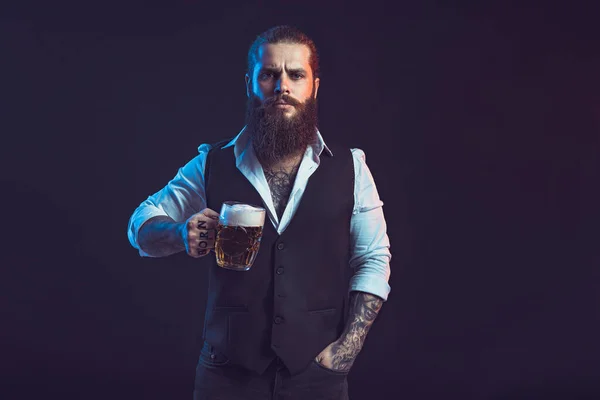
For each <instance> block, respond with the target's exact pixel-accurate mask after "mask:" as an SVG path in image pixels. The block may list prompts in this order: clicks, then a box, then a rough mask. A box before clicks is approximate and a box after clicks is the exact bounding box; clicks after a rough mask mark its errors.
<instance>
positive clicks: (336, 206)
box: [203, 142, 354, 374]
mask: <svg viewBox="0 0 600 400" xmlns="http://www.w3.org/2000/svg"><path fill="white" fill-rule="evenodd" d="M224 143H226V142H220V143H219V144H218V145H216V146H214V147H213V150H211V151H210V152H209V156H208V159H207V167H206V181H207V186H206V194H207V204H208V207H209V208H211V209H213V210H215V211H217V212H219V211H220V209H221V204H222V203H223V202H224V201H240V202H244V203H249V204H256V205H262V206H264V203H263V202H262V199H261V197H260V195H259V194H258V192H257V191H256V189H255V188H254V186H252V184H251V183H250V182H249V181H248V180H247V179H246V177H245V176H244V175H243V174H242V173H241V172H240V171H239V170H238V169H237V167H236V164H235V155H234V150H233V146H231V147H228V148H225V149H221V147H222V145H224ZM330 148H331V149H332V152H333V154H334V156H333V157H331V156H330V155H329V154H328V153H327V152H326V151H323V153H322V154H321V157H320V159H321V162H320V165H319V167H318V168H317V170H316V171H315V172H314V173H313V175H312V176H311V177H310V178H309V181H308V184H307V187H306V190H305V192H304V194H303V196H302V200H301V202H300V205H299V207H298V210H297V212H296V214H295V215H294V217H293V218H292V221H291V223H290V224H289V225H288V227H287V228H286V230H285V231H284V232H283V234H282V235H278V233H277V231H276V230H275V228H274V227H273V225H272V223H271V221H270V220H269V218H268V217H267V218H266V219H265V228H264V231H263V237H262V241H261V245H260V250H259V253H258V256H257V258H256V260H255V262H254V265H253V267H252V268H251V269H250V270H249V271H245V272H240V271H231V270H227V269H223V268H219V267H218V266H217V264H216V260H215V259H214V255H213V256H212V257H211V265H210V267H209V269H210V270H209V287H208V301H207V306H206V316H205V323H204V333H203V336H204V339H205V340H206V342H207V343H209V344H210V345H212V346H214V347H215V349H216V350H218V351H220V352H222V353H223V354H225V355H226V356H227V357H229V358H230V359H231V361H232V362H233V363H235V364H237V365H241V366H243V367H245V368H248V369H250V370H254V371H256V372H258V373H262V372H263V371H264V370H265V369H266V368H267V367H268V365H269V363H270V362H271V361H272V360H273V359H274V358H275V356H279V357H280V358H281V360H282V361H283V362H284V364H285V365H286V366H287V368H288V369H289V370H290V372H291V373H292V374H295V373H297V372H300V371H302V370H303V369H304V368H306V367H307V366H308V364H309V363H310V362H311V361H312V359H313V358H314V357H315V356H316V355H317V354H318V353H319V352H320V351H321V350H323V349H324V348H325V347H326V346H327V345H328V344H329V343H331V342H333V341H334V340H336V339H337V338H338V337H339V336H340V335H341V332H342V329H343V327H344V323H345V317H346V313H347V312H346V311H347V300H348V290H349V278H350V276H351V271H350V266H349V245H350V217H351V216H352V208H353V205H354V166H353V161H352V154H351V152H350V150H349V149H348V148H337V147H330Z"/></svg>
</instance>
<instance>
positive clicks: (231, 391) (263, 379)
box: [194, 344, 348, 400]
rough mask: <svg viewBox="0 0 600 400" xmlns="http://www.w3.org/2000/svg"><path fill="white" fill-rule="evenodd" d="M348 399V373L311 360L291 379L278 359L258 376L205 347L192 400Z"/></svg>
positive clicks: (199, 361)
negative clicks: (306, 366) (333, 369)
mask: <svg viewBox="0 0 600 400" xmlns="http://www.w3.org/2000/svg"><path fill="white" fill-rule="evenodd" d="M279 399H281V400H283V399H285V400H348V379H347V374H346V373H342V372H337V371H332V370H330V369H327V368H325V367H323V366H321V365H320V364H318V363H317V362H316V361H313V362H312V363H311V364H310V365H309V366H308V368H306V369H305V370H304V371H302V372H300V373H299V374H296V375H294V376H291V375H290V373H289V371H288V370H287V368H286V367H285V366H284V365H283V363H282V362H281V360H279V359H278V358H277V359H275V360H274V361H273V363H272V364H271V365H270V366H269V368H268V369H267V370H266V371H265V372H264V373H263V374H262V375H259V374H257V373H256V372H253V371H249V370H247V369H245V368H242V367H239V366H236V365H233V364H231V363H230V361H229V360H228V359H227V358H226V357H225V356H223V355H220V354H215V352H214V351H212V349H211V346H210V345H207V344H205V345H204V347H203V349H202V352H201V353H200V359H199V360H198V366H197V368H196V379H195V388H194V400H279Z"/></svg>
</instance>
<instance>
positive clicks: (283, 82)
mask: <svg viewBox="0 0 600 400" xmlns="http://www.w3.org/2000/svg"><path fill="white" fill-rule="evenodd" d="M275 94H290V87H289V84H288V80H287V78H286V77H285V76H283V75H282V76H281V77H280V78H279V79H278V80H277V84H276V85H275Z"/></svg>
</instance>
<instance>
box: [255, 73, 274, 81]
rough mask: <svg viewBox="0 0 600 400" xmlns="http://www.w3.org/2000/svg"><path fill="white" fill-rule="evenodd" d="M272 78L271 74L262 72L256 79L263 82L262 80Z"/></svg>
mask: <svg viewBox="0 0 600 400" xmlns="http://www.w3.org/2000/svg"><path fill="white" fill-rule="evenodd" d="M272 77H273V73H271V72H263V73H261V74H260V75H258V79H261V80H264V79H269V78H272Z"/></svg>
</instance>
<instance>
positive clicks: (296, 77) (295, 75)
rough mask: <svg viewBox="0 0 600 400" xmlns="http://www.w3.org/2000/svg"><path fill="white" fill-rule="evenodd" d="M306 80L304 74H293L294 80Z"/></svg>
mask: <svg viewBox="0 0 600 400" xmlns="http://www.w3.org/2000/svg"><path fill="white" fill-rule="evenodd" d="M302 78H304V75H302V74H292V79H302Z"/></svg>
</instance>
